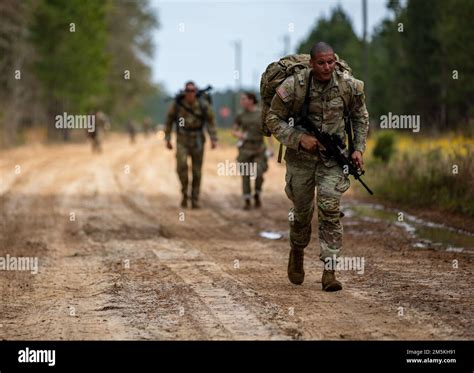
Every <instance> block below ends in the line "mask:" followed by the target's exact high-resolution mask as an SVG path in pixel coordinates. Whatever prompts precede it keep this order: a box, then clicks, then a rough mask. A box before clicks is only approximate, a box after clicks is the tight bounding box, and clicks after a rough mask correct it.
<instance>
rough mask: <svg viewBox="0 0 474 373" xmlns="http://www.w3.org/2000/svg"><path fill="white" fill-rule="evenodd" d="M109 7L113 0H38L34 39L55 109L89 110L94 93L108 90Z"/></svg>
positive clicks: (39, 66) (39, 67)
mask: <svg viewBox="0 0 474 373" xmlns="http://www.w3.org/2000/svg"><path fill="white" fill-rule="evenodd" d="M107 9H108V2H106V1H105V2H104V1H102V0H88V1H82V0H69V1H67V2H64V1H62V0H40V1H39V2H38V6H37V8H36V10H35V12H34V17H33V21H32V25H31V40H32V42H33V44H34V46H35V48H36V50H37V53H38V59H37V64H36V69H37V74H38V77H39V79H40V80H41V81H42V82H43V84H44V88H45V92H46V93H47V94H48V96H49V98H50V105H53V107H52V108H51V109H52V111H53V112H54V111H61V110H64V109H67V110H69V111H73V112H84V111H86V110H88V109H89V108H90V105H91V98H92V97H94V95H99V94H102V93H103V92H105V88H106V86H105V78H106V74H107V68H108V58H107V55H106V51H105V46H106V41H107V30H106V23H105V19H106V14H107ZM74 28H75V31H74ZM72 31H74V32H72ZM58 109H59V110H58Z"/></svg>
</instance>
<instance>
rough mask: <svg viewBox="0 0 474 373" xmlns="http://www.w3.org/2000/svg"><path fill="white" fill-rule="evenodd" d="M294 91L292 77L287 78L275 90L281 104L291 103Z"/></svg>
mask: <svg viewBox="0 0 474 373" xmlns="http://www.w3.org/2000/svg"><path fill="white" fill-rule="evenodd" d="M294 89H295V78H294V77H293V76H289V77H288V78H286V79H285V81H284V82H283V83H282V84H281V85H280V86H279V87H278V88H277V89H276V94H277V95H278V96H279V97H280V98H281V100H282V101H283V102H285V103H286V102H289V101H291V99H292V96H293V92H294Z"/></svg>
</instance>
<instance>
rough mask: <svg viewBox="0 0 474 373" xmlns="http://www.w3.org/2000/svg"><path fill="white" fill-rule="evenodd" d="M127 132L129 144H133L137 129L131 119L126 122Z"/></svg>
mask: <svg viewBox="0 0 474 373" xmlns="http://www.w3.org/2000/svg"><path fill="white" fill-rule="evenodd" d="M127 132H128V136H129V138H130V144H135V135H136V133H137V129H136V126H135V122H134V120H133V119H129V120H128V121H127Z"/></svg>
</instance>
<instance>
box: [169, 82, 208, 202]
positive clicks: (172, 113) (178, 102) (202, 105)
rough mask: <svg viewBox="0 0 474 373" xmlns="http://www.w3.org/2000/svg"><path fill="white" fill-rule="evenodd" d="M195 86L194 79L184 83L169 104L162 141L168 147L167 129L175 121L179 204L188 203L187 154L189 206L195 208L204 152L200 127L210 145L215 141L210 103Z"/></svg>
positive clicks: (203, 137)
mask: <svg viewBox="0 0 474 373" xmlns="http://www.w3.org/2000/svg"><path fill="white" fill-rule="evenodd" d="M203 96H204V95H201V94H200V92H199V91H198V90H197V87H196V85H195V84H194V82H192V81H189V82H187V83H186V84H185V89H184V92H183V93H180V94H178V95H177V96H176V98H175V100H174V102H173V104H171V106H170V108H169V110H168V115H167V119H166V128H165V141H166V147H167V148H168V149H170V150H171V149H173V146H172V145H171V130H172V127H173V123H176V148H177V150H176V161H177V172H178V176H179V180H180V182H181V193H182V200H181V207H183V208H186V207H187V206H188V187H189V185H188V184H189V182H188V180H189V175H188V158H191V161H192V177H193V179H192V189H191V206H192V208H194V209H197V208H199V207H200V206H199V190H200V186H201V169H202V161H203V156H204V143H205V141H206V138H205V136H204V127H205V126H206V127H207V132H208V134H209V137H210V138H211V148H212V149H214V148H215V147H216V145H217V133H216V122H215V119H214V113H213V111H212V108H211V105H210V104H209V102H208V101H206V100H205V98H204V97H203Z"/></svg>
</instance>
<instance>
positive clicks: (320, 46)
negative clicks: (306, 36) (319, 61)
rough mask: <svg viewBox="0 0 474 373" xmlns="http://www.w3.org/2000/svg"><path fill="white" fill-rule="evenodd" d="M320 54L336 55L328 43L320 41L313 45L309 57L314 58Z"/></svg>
mask: <svg viewBox="0 0 474 373" xmlns="http://www.w3.org/2000/svg"><path fill="white" fill-rule="evenodd" d="M318 53H334V49H333V47H331V46H330V45H329V44H328V43H326V42H324V41H320V42H318V43H316V44H314V45H313V47H312V48H311V50H310V52H309V55H310V56H311V58H314V57H315V56H316V55H317V54H318Z"/></svg>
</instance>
